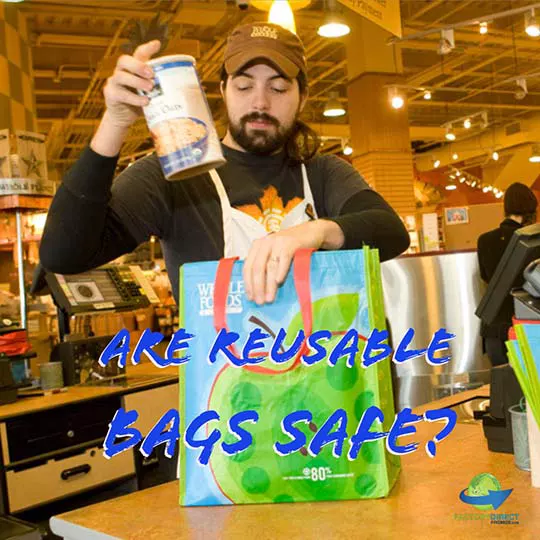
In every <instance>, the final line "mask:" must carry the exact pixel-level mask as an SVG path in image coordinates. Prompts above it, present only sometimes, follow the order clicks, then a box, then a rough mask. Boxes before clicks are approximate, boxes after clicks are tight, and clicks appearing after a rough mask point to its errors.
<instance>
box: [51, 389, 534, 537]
mask: <svg viewBox="0 0 540 540" xmlns="http://www.w3.org/2000/svg"><path fill="white" fill-rule="evenodd" d="M487 396H489V389H488V387H486V386H484V387H481V388H478V389H475V390H469V391H466V392H463V393H462V394H459V395H453V396H449V397H447V398H444V399H442V400H439V401H437V402H433V403H430V404H428V405H425V406H421V407H418V408H416V409H415V410H414V412H416V413H417V414H420V413H422V412H423V411H425V410H426V409H435V408H438V407H449V406H453V405H454V406H455V407H458V408H459V407H460V405H457V404H458V403H460V402H464V401H465V402H467V401H469V400H473V399H485V398H486V397H487ZM460 417H461V420H460V421H459V423H458V424H457V426H456V428H455V429H454V431H453V432H452V433H451V434H450V435H449V436H448V438H447V439H445V440H444V441H443V442H441V443H440V444H439V445H438V450H437V455H436V457H435V458H434V459H431V458H429V457H428V456H427V455H426V453H425V452H424V451H423V450H422V448H423V444H422V443H425V441H427V440H429V439H431V437H433V436H434V435H435V434H436V433H437V432H438V430H440V426H439V427H438V428H437V427H436V426H435V425H433V424H431V425H430V424H428V423H427V422H420V423H419V424H417V427H418V434H417V435H416V436H414V440H415V441H419V442H420V446H421V448H420V449H419V450H417V451H416V452H414V453H412V454H409V455H407V456H404V457H402V460H401V463H402V471H401V474H400V477H399V479H398V481H397V484H396V485H395V486H394V488H393V489H392V492H391V493H390V496H389V497H388V498H386V499H377V500H361V501H339V502H317V503H293V504H291V503H282V504H272V505H269V504H267V505H259V504H254V505H243V506H241V505H239V506H214V507H200V508H197V507H191V508H186V507H180V506H178V495H179V486H178V482H177V481H173V482H169V483H166V484H162V485H160V486H156V487H153V488H150V489H148V490H144V491H140V492H137V493H132V494H129V495H126V496H124V497H120V498H118V499H115V500H110V501H105V502H102V503H99V504H96V505H92V506H89V507H86V508H81V509H78V510H74V511H72V512H68V513H66V514H61V515H58V516H55V517H53V518H52V519H51V529H52V530H53V532H54V533H55V534H57V535H59V536H60V537H62V538H64V539H66V540H105V539H112V538H122V539H130V540H139V539H140V540H143V539H147V538H149V537H151V538H159V539H160V540H162V539H163V540H165V539H175V540H184V539H186V540H187V539H190V540H191V539H193V538H201V539H203V538H204V539H206V538H224V539H229V538H230V539H236V538H253V537H254V535H255V534H256V535H257V538H269V539H270V538H271V539H274V538H288V539H292V540H305V539H307V538H328V539H334V538H336V539H337V538H360V537H365V538H374V539H379V538H380V539H392V538H404V539H413V538H414V539H416V538H429V539H430V540H439V539H440V540H447V539H448V538H452V539H458V538H463V539H465V538H466V539H468V540H470V539H474V538H482V539H484V538H490V539H491V538H493V539H496V538H501V539H507V538H509V537H515V538H520V539H527V540H533V539H536V538H538V535H539V531H540V490H538V489H534V488H532V487H531V480H530V475H529V474H528V473H526V472H524V471H521V470H519V469H517V468H516V467H515V466H514V462H513V456H512V455H511V454H500V453H492V452H489V451H488V449H487V445H486V440H485V438H484V435H483V433H482V427H481V424H480V423H479V422H478V421H476V420H474V419H473V418H470V417H467V415H466V414H463V413H462V414H460ZM113 459H114V458H113ZM483 472H489V473H491V474H493V475H494V476H495V477H496V478H497V479H498V480H499V481H500V483H501V485H502V487H503V489H513V491H512V494H511V495H510V497H509V498H508V499H507V501H506V502H505V503H504V504H503V506H502V507H501V508H499V510H497V511H496V513H505V514H517V516H515V517H517V523H516V524H514V525H502V524H500V525H499V524H491V523H490V521H489V520H486V519H483V520H479V519H471V518H468V516H469V515H473V516H474V515H480V514H482V513H483V514H486V512H479V511H478V510H475V509H474V508H472V507H470V506H468V505H466V504H464V503H463V502H461V501H460V499H459V494H460V492H461V491H462V490H464V489H465V488H466V487H467V486H468V484H469V482H470V481H471V479H472V478H473V477H474V476H475V475H477V474H480V473H483ZM487 513H489V512H487Z"/></svg>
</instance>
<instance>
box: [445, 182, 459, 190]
mask: <svg viewBox="0 0 540 540" xmlns="http://www.w3.org/2000/svg"><path fill="white" fill-rule="evenodd" d="M446 189H447V190H448V191H454V189H457V186H456V185H455V184H449V185H448V186H446Z"/></svg>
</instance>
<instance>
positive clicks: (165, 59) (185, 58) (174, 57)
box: [146, 54, 196, 66]
mask: <svg viewBox="0 0 540 540" xmlns="http://www.w3.org/2000/svg"><path fill="white" fill-rule="evenodd" d="M169 62H191V63H192V64H193V65H195V64H196V61H195V58H193V56H190V55H189V54H169V55H167V56H160V57H159V58H152V59H151V60H148V62H146V63H147V64H149V65H151V66H155V65H159V64H168V63H169Z"/></svg>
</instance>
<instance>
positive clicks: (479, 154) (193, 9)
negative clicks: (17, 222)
mask: <svg viewBox="0 0 540 540" xmlns="http://www.w3.org/2000/svg"><path fill="white" fill-rule="evenodd" d="M531 3H532V2H531V1H520V0H512V1H508V0H506V1H498V0H495V1H473V0H447V1H443V0H426V1H424V0H422V1H420V0H401V14H402V22H403V35H404V36H407V35H412V34H416V33H418V32H420V31H425V30H427V29H431V28H442V27H444V26H445V25H451V24H455V23H457V22H460V21H464V20H468V19H473V18H478V17H482V16H486V15H489V14H493V13H498V12H502V11H505V10H508V9H514V8H517V7H522V6H527V5H530V4H531ZM324 5H325V4H324V2H323V0H313V1H312V2H311V5H310V6H309V7H308V8H305V9H302V10H300V11H298V12H296V14H295V16H296V23H297V28H298V34H299V36H300V37H301V39H302V40H303V41H304V44H305V45H306V49H307V55H308V63H309V71H310V72H309V76H310V95H311V98H310V100H309V104H308V107H307V109H306V111H305V119H306V120H307V121H308V122H311V123H313V124H314V125H315V127H316V128H317V129H319V131H321V132H322V134H323V135H326V136H331V137H336V138H334V139H328V140H326V142H325V147H324V151H325V152H337V151H339V150H340V149H341V140H340V137H343V138H346V137H347V134H348V118H347V116H345V117H344V118H342V119H340V120H330V121H327V120H326V119H325V118H324V117H323V115H322V111H323V108H324V104H325V100H326V96H327V94H328V92H329V91H330V90H337V91H339V93H340V95H341V96H342V99H343V101H344V102H345V103H346V96H347V89H346V82H347V61H346V49H345V44H344V43H345V42H344V40H329V39H325V38H321V37H319V36H318V35H317V33H316V30H317V27H318V25H319V22H320V20H321V18H322V16H323V12H324ZM20 6H21V9H23V10H24V11H25V13H26V14H27V17H28V21H29V31H30V32H31V38H32V44H33V67H34V76H35V89H36V103H37V113H38V119H39V129H40V130H41V131H43V132H46V133H47V134H48V156H49V161H50V163H51V164H56V165H58V166H59V167H60V168H64V167H65V166H67V165H69V164H70V163H71V162H72V161H73V160H74V159H75V158H76V156H77V155H78V153H79V152H80V150H81V148H82V147H83V146H84V145H86V144H87V143H88V141H89V138H90V136H91V133H92V131H93V129H94V128H95V125H96V121H97V119H99V117H100V116H101V114H102V112H103V99H102V87H103V84H104V82H105V80H106V77H107V76H108V75H109V74H110V68H111V67H112V65H114V58H115V57H116V56H117V55H118V53H119V46H120V45H121V44H122V43H123V42H124V41H125V38H126V36H127V35H128V33H129V27H130V20H131V19H150V18H151V17H152V16H153V15H154V14H155V13H156V11H161V12H163V13H166V14H168V16H169V17H170V18H171V21H172V22H171V33H172V39H173V41H175V42H176V43H177V44H178V46H179V47H180V48H182V50H179V51H178V52H190V53H192V54H196V53H198V54H197V56H198V58H197V62H198V69H199V72H200V75H201V78H202V81H203V84H204V86H205V88H206V91H207V94H208V96H209V102H210V105H211V107H212V109H213V112H214V116H215V118H216V121H217V123H218V126H223V125H224V122H225V120H224V114H223V105H222V103H221V99H220V97H219V86H218V85H219V69H220V66H221V56H222V50H223V44H224V40H225V37H226V36H227V34H228V32H229V31H230V30H231V29H232V28H233V27H234V26H236V25H237V24H239V23H241V22H247V21H249V20H261V19H262V18H264V17H265V14H264V13H263V12H261V11H258V10H256V9H254V8H249V9H248V10H247V11H241V10H239V9H238V8H237V6H236V2H235V0H229V1H227V0H207V1H202V0H201V1H199V0H183V1H182V0H132V1H129V2H121V1H114V0H111V1H107V0H80V3H78V5H75V2H73V3H71V2H70V3H67V2H59V1H54V0H31V1H26V2H24V3H23V4H20ZM439 39H440V33H439V32H436V33H433V34H430V35H428V36H425V37H423V38H419V39H411V40H406V41H401V42H399V43H397V44H396V45H394V46H395V47H396V51H399V52H400V53H401V54H402V59H403V67H404V77H403V78H402V79H401V81H400V83H401V84H409V85H412V86H415V87H422V86H428V87H430V88H432V89H433V90H434V93H433V99H432V100H431V101H425V100H424V99H423V96H422V94H421V93H420V92H410V93H409V94H408V115H409V123H410V126H411V139H412V144H413V148H415V152H417V165H419V168H420V169H429V168H431V166H430V163H431V162H432V160H433V156H436V155H437V154H436V153H437V152H439V155H438V156H439V157H441V158H442V160H443V164H444V162H445V160H446V162H448V160H449V159H450V158H449V157H448V158H445V156H446V154H449V153H450V152H449V150H448V149H444V150H437V145H439V144H440V143H442V142H444V129H443V128H442V127H441V126H442V125H443V124H444V123H446V122H448V121H450V120H453V119H456V118H459V117H463V116H466V115H468V114H473V113H477V112H480V111H483V110H485V111H487V112H488V118H489V124H490V125H489V127H488V128H487V129H484V130H482V131H479V129H471V130H470V131H468V132H466V133H465V132H464V130H462V133H460V137H459V139H458V141H457V142H459V140H460V139H463V138H464V137H467V140H466V141H465V142H461V145H462V147H461V148H462V150H468V149H474V151H473V152H472V153H470V155H469V154H467V156H468V157H469V159H470V161H471V164H474V165H477V164H478V163H484V162H486V159H487V158H488V157H489V155H490V153H491V147H492V146H494V145H496V146H497V147H498V148H500V149H502V150H503V151H502V152H501V162H500V163H499V164H498V165H499V166H500V165H501V163H504V162H505V160H506V161H508V160H510V158H511V156H512V150H511V149H509V150H506V151H505V150H504V148H507V147H508V148H510V147H512V146H514V145H515V144H516V141H518V142H519V144H528V143H529V142H531V141H532V139H534V138H535V137H537V138H538V140H540V78H529V79H528V80H527V86H528V95H527V96H526V97H525V98H524V99H521V100H518V99H516V97H515V95H514V94H515V91H516V89H517V86H516V83H515V82H512V81H510V82H508V81H507V79H508V78H511V77H515V76H516V75H518V74H530V73H535V72H537V71H540V70H539V68H538V60H539V59H540V38H536V39H534V38H531V37H529V36H527V35H526V34H525V33H524V15H523V13H521V14H518V15H514V16H508V17H504V18H500V19H497V20H495V21H493V23H490V24H489V33H488V34H487V35H486V36H481V35H480V34H479V31H478V26H477V25H475V26H471V27H467V28H460V29H457V30H456V31H455V39H456V48H455V49H454V50H453V51H452V52H451V53H450V54H447V55H444V56H441V55H439V54H438V52H437V49H438V46H439ZM537 117H538V118H537ZM509 124H511V125H513V126H514V128H512V129H513V131H515V130H516V129H517V130H518V131H519V133H520V134H521V135H520V137H518V138H517V139H516V134H515V133H512V129H511V130H510V131H511V133H510V135H508V134H507V132H508V129H507V126H508V125H509ZM516 125H517V127H516ZM525 127H526V128H527V129H526V131H527V132H526V133H525ZM492 130H495V131H493V132H492ZM536 131H538V132H539V133H538V135H537V136H536V135H535V133H536ZM488 133H489V136H488ZM494 133H495V135H498V137H497V138H495V135H494ZM529 139H531V140H529ZM489 140H492V141H493V142H492V143H489ZM149 144H150V143H149V141H148V136H147V131H146V129H145V127H144V124H143V125H140V126H137V127H136V128H135V129H134V130H133V132H132V133H131V135H130V137H129V141H128V143H127V144H126V146H125V148H124V154H123V159H124V160H129V159H131V156H134V155H140V154H141V153H144V152H145V151H147V149H148V148H149ZM463 145H465V146H463Z"/></svg>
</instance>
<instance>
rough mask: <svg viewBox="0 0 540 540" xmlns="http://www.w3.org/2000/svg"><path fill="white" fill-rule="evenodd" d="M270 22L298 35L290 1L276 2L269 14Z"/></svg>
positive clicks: (278, 0)
mask: <svg viewBox="0 0 540 540" xmlns="http://www.w3.org/2000/svg"><path fill="white" fill-rule="evenodd" d="M268 22H269V23H273V24H277V25H279V26H281V27H282V28H285V29H286V30H289V31H290V32H292V33H293V34H296V23H295V22H294V14H293V10H292V8H291V5H290V4H289V2H288V0H274V3H273V4H272V7H271V8H270V11H269V12H268Z"/></svg>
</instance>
